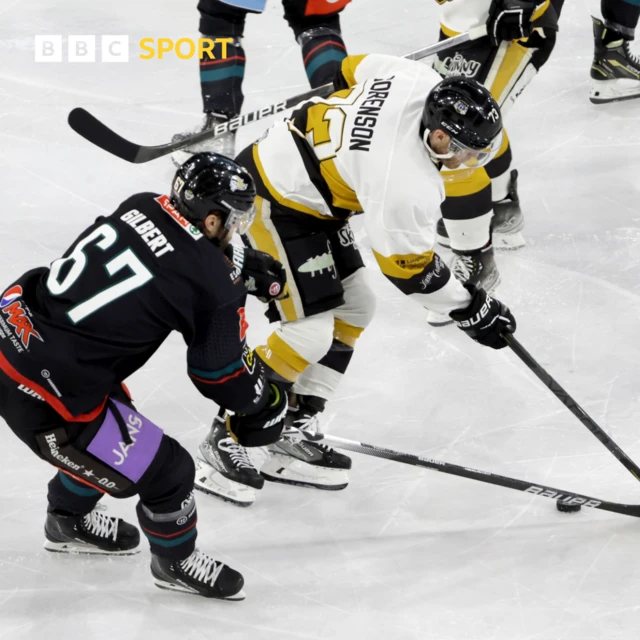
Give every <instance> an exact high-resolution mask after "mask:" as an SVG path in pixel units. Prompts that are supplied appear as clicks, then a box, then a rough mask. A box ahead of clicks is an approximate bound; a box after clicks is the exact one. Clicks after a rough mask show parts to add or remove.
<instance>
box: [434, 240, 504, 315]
mask: <svg viewBox="0 0 640 640" xmlns="http://www.w3.org/2000/svg"><path fill="white" fill-rule="evenodd" d="M454 254H455V255H454V258H453V262H452V263H451V265H449V269H450V270H451V273H453V275H454V277H455V278H457V279H458V280H459V281H460V282H462V283H463V284H466V283H470V284H475V285H476V286H479V287H482V288H483V289H484V290H485V291H486V292H487V293H493V292H494V291H495V290H496V288H497V287H498V285H499V284H500V274H499V273H498V268H497V267H496V261H495V258H494V253H493V246H492V245H491V243H490V242H489V244H487V246H485V247H483V248H482V249H477V250H476V251H454ZM427 322H428V323H429V324H430V325H431V326H432V327H443V326H445V325H447V324H451V323H452V322H453V320H452V319H451V318H450V317H449V315H448V314H444V313H437V312H436V311H428V312H427Z"/></svg>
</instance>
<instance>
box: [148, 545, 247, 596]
mask: <svg viewBox="0 0 640 640" xmlns="http://www.w3.org/2000/svg"><path fill="white" fill-rule="evenodd" d="M151 573H152V575H153V578H154V582H155V584H156V586H157V587H160V589H168V590H170V591H180V592H182V593H192V594H194V595H198V596H204V597H205V598H218V599H220V600H244V598H245V594H244V591H242V587H243V585H244V578H243V577H242V575H241V574H240V573H238V572H237V571H235V570H234V569H232V568H231V567H228V566H227V565H226V564H224V563H222V562H218V561H217V560H214V559H213V558H212V557H211V556H209V555H207V554H206V553H203V552H202V551H199V550H198V549H196V550H195V551H194V552H193V553H192V554H191V555H190V556H189V557H188V558H186V559H185V560H173V559H171V558H163V557H161V556H157V555H155V554H151Z"/></svg>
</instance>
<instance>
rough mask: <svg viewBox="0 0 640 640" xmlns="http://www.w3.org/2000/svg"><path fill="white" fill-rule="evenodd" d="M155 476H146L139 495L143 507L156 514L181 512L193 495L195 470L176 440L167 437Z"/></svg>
mask: <svg viewBox="0 0 640 640" xmlns="http://www.w3.org/2000/svg"><path fill="white" fill-rule="evenodd" d="M156 459H157V460H158V463H157V464H155V463H154V472H153V473H151V474H149V478H145V477H144V476H143V478H142V479H143V480H144V485H143V484H142V482H141V483H140V486H139V488H138V494H139V495H140V499H141V500H142V502H144V504H145V505H146V506H148V507H150V508H152V509H153V510H158V511H163V512H168V511H173V510H177V509H180V508H181V505H182V503H183V502H184V500H185V499H186V498H187V497H188V496H189V494H190V493H191V492H192V491H193V482H194V480H195V477H196V467H195V463H194V462H193V458H192V457H191V456H190V455H189V453H188V452H187V450H186V449H185V448H184V447H183V446H182V445H181V444H180V443H179V442H178V441H177V440H174V439H173V438H171V437H169V436H168V435H167V434H164V436H163V437H162V442H161V443H160V448H159V449H158V453H157V454H156Z"/></svg>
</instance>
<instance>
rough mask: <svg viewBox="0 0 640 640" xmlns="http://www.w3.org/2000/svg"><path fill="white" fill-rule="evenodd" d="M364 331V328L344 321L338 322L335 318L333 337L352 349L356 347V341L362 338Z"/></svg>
mask: <svg viewBox="0 0 640 640" xmlns="http://www.w3.org/2000/svg"><path fill="white" fill-rule="evenodd" d="M363 331H364V328H363V327H356V326H354V325H352V324H349V323H348V322H345V321H344V320H338V318H335V319H334V321H333V337H334V338H335V339H336V340H338V341H339V342H342V344H346V345H348V346H350V347H355V346H356V340H357V339H358V338H359V337H360V335H361V334H362V332H363Z"/></svg>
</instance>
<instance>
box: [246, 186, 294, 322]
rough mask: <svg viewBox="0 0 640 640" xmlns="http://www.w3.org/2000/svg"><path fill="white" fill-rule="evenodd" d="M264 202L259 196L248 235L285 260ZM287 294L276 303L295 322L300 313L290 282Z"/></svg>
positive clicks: (273, 254) (287, 317) (259, 246)
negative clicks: (296, 307) (274, 237)
mask: <svg viewBox="0 0 640 640" xmlns="http://www.w3.org/2000/svg"><path fill="white" fill-rule="evenodd" d="M263 203H264V199H263V198H261V197H260V196H257V197H256V202H255V204H256V217H255V219H254V221H253V224H252V225H251V227H249V232H248V235H249V237H250V238H251V240H252V241H253V242H254V243H255V245H256V247H257V248H258V249H259V250H260V251H264V252H266V253H268V254H269V255H270V256H272V257H273V258H275V259H276V260H278V261H279V262H283V258H282V256H281V255H280V253H279V251H278V247H277V245H276V243H275V241H274V239H273V236H272V234H271V233H270V232H269V230H268V229H267V227H266V225H265V222H264V217H263ZM285 294H288V296H287V297H286V298H283V299H282V300H278V301H277V303H276V304H277V305H279V306H280V308H281V309H282V313H283V314H284V317H285V318H286V319H287V321H289V322H293V321H294V320H297V319H298V314H297V313H296V309H295V305H294V302H293V295H294V293H293V292H292V291H291V289H290V286H289V283H287V284H286V285H285Z"/></svg>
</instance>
